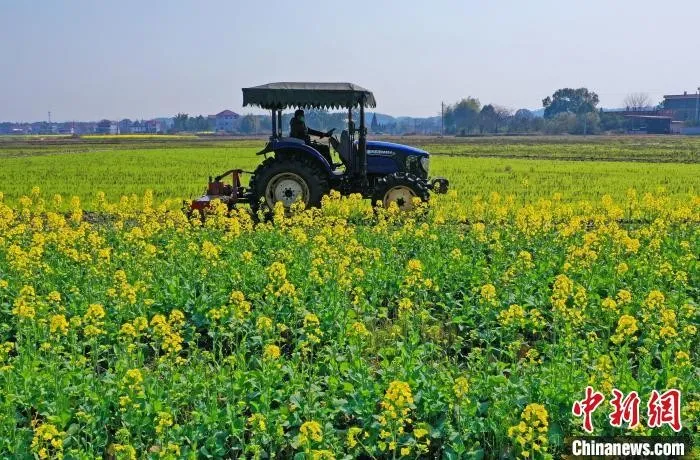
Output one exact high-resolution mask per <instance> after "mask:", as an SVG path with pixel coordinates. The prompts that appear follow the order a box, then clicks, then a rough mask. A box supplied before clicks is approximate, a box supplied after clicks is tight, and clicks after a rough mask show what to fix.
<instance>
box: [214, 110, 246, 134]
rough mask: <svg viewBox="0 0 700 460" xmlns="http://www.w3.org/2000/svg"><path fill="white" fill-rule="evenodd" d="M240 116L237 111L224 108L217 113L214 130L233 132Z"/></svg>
mask: <svg viewBox="0 0 700 460" xmlns="http://www.w3.org/2000/svg"><path fill="white" fill-rule="evenodd" d="M239 118H240V115H238V114H237V113H236V112H232V111H230V110H224V111H222V112H219V113H217V114H216V124H215V128H214V131H217V132H220V131H223V132H227V133H232V132H233V130H234V127H235V126H236V124H237V123H236V122H237V120H238V119H239Z"/></svg>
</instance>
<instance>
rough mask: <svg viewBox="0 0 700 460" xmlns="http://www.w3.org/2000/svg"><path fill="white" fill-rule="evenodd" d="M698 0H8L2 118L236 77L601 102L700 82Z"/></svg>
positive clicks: (495, 99) (37, 116) (132, 103)
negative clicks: (584, 93) (587, 93)
mask: <svg viewBox="0 0 700 460" xmlns="http://www.w3.org/2000/svg"><path fill="white" fill-rule="evenodd" d="M699 17H700V2H698V1H697V0H695V1H687V0H677V1H674V2H658V1H654V2H651V1H646V0H641V1H640V0H636V1H632V0H607V1H601V0H588V1H577V2H573V1H567V0H559V1H544V0H542V1H539V0H531V1H528V2H524V1H506V0H501V1H498V0H495V1H491V2H486V1H478V2H477V1H468V0H462V1H441V0H435V1H421V2H408V1H381V0H374V1H364V0H358V1H354V2H352V1H350V2H347V1H346V2H314V1H306V0H292V1H284V2H282V1H276V0H267V1H238V0H235V1H234V0H230V1H206V0H203V1H196V2H195V1H178V0H170V1H157V0H154V1H149V2H144V1H132V0H121V1H119V2H101V1H100V2H96V1H83V0H74V1H71V0H65V1H38V0H22V1H20V0H15V1H12V0H5V1H2V2H0V43H2V45H1V46H2V48H1V49H2V55H1V57H0V63H1V64H0V120H23V121H33V120H44V119H46V117H47V111H49V110H51V111H52V114H53V119H54V120H58V121H64V120H65V121H68V120H94V119H99V118H110V119H117V118H122V117H130V118H135V117H138V118H149V117H154V116H171V115H174V114H176V113H177V112H187V113H189V114H200V113H201V114H211V113H216V112H218V111H220V110H222V109H224V108H230V109H232V110H235V111H237V112H243V113H245V112H248V111H249V109H248V108H242V107H241V102H242V97H241V91H240V88H241V87H244V86H252V85H256V84H262V83H267V82H271V81H285V80H288V81H300V80H309V81H351V82H354V83H357V84H360V85H362V86H365V87H367V88H370V89H372V90H373V91H374V93H375V96H376V98H377V102H378V104H379V105H378V108H377V110H378V111H380V112H383V113H389V114H393V115H413V116H430V115H435V114H436V113H438V112H439V109H440V101H445V102H447V103H450V102H454V101H456V100H458V99H459V98H462V97H465V96H469V95H471V96H476V97H478V98H479V99H480V100H481V102H482V103H496V104H500V105H503V106H506V107H509V108H513V109H517V108H521V107H527V108H539V107H540V106H541V100H542V98H544V97H545V96H547V95H548V94H551V93H552V92H553V91H554V90H555V89H557V88H560V87H564V86H573V87H578V86H583V85H585V86H587V87H588V88H590V89H592V90H594V91H596V92H597V93H598V94H599V95H600V98H601V105H603V106H607V107H615V106H620V105H621V103H622V100H623V99H624V97H625V95H626V94H627V93H629V92H647V93H649V94H650V95H651V96H652V98H653V99H654V101H658V100H660V99H661V96H662V95H663V94H669V93H679V92H682V91H683V90H687V91H689V92H691V91H692V92H694V91H695V90H696V88H697V87H698V86H700V54H699V51H700V32H699V30H700V27H699V26H700V24H699V23H698V18H699Z"/></svg>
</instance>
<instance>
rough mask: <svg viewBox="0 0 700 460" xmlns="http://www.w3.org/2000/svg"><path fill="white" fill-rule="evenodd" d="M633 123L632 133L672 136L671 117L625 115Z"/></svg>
mask: <svg viewBox="0 0 700 460" xmlns="http://www.w3.org/2000/svg"><path fill="white" fill-rule="evenodd" d="M625 118H628V119H630V120H631V121H632V132H638V133H645V134H671V117H669V116H663V115H625Z"/></svg>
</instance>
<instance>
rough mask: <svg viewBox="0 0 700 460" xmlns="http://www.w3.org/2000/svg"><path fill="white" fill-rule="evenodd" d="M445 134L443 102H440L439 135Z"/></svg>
mask: <svg viewBox="0 0 700 460" xmlns="http://www.w3.org/2000/svg"><path fill="white" fill-rule="evenodd" d="M444 135H445V103H444V102H440V136H444Z"/></svg>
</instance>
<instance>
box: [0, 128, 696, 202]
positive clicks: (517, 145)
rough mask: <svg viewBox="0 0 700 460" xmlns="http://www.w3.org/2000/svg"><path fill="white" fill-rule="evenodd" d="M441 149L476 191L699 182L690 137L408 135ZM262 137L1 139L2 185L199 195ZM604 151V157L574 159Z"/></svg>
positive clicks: (675, 186)
mask: <svg viewBox="0 0 700 460" xmlns="http://www.w3.org/2000/svg"><path fill="white" fill-rule="evenodd" d="M391 140H396V141H398V142H404V143H408V144H411V145H416V146H418V147H421V148H424V149H426V150H428V151H430V152H431V153H433V154H434V156H433V158H432V165H431V167H432V171H431V172H432V174H433V175H442V176H446V177H448V178H449V179H450V181H451V184H452V187H453V189H455V190H457V191H458V192H459V193H460V194H466V195H469V196H472V195H478V194H489V193H490V192H492V191H498V192H499V193H504V194H517V195H519V196H525V197H530V198H532V197H533V196H544V197H551V195H552V194H554V193H561V194H562V197H563V198H564V199H567V200H577V199H591V198H600V197H601V196H603V195H604V194H610V195H612V196H613V197H616V198H620V197H622V196H624V194H625V193H626V191H627V189H628V188H631V187H632V188H635V189H637V190H638V191H639V192H647V191H650V192H656V191H657V190H658V189H659V187H663V188H664V189H665V191H666V192H667V193H668V194H670V195H674V196H681V195H686V194H688V193H694V192H695V193H696V192H697V190H698V188H699V186H700V179H698V178H699V177H700V162H699V160H698V158H699V154H698V152H700V139H695V138H685V137H597V138H588V139H573V138H551V137H545V138H539V139H538V138H489V139H485V138H461V139H460V138H442V139H439V138H412V137H407V138H399V139H391ZM263 143H264V141H263V140H250V139H245V140H233V141H231V140H227V141H217V140H210V139H198V140H191V139H173V138H171V137H167V136H166V137H160V138H149V139H140V140H137V141H136V140H134V139H130V138H122V139H119V140H118V141H115V140H114V139H113V138H105V139H93V140H85V139H83V140H78V141H72V140H70V141H43V142H41V141H36V142H34V141H32V142H27V141H24V142H16V141H13V140H12V139H7V138H5V139H0V184H2V185H1V186H0V190H1V191H2V192H4V193H5V197H6V199H7V200H8V201H10V202H14V201H15V200H17V199H18V198H19V197H21V196H22V195H24V194H28V193H29V192H30V190H31V189H32V187H33V186H39V187H40V188H41V189H42V191H43V192H44V193H45V194H46V195H52V194H55V193H58V194H61V195H63V196H65V197H70V196H72V195H77V196H79V197H80V198H81V199H82V200H83V201H86V202H89V200H91V199H92V198H93V197H94V195H95V193H96V192H97V191H103V192H105V193H106V195H107V197H108V198H109V199H110V200H115V199H118V198H119V197H120V196H122V195H130V194H132V193H135V194H138V195H141V194H143V192H144V191H146V190H148V189H150V190H152V191H153V192H154V195H155V197H156V198H157V199H164V198H183V199H186V198H190V197H193V196H196V195H198V194H200V193H201V192H202V190H203V188H204V187H205V185H206V180H207V177H208V176H209V175H215V174H218V173H220V172H223V171H225V170H227V169H229V168H231V167H240V168H243V169H246V170H253V169H254V168H255V166H256V165H257V164H258V163H259V162H260V161H261V158H260V157H256V156H255V152H256V151H258V150H260V149H261V148H262V145H263ZM570 160H596V161H570Z"/></svg>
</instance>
